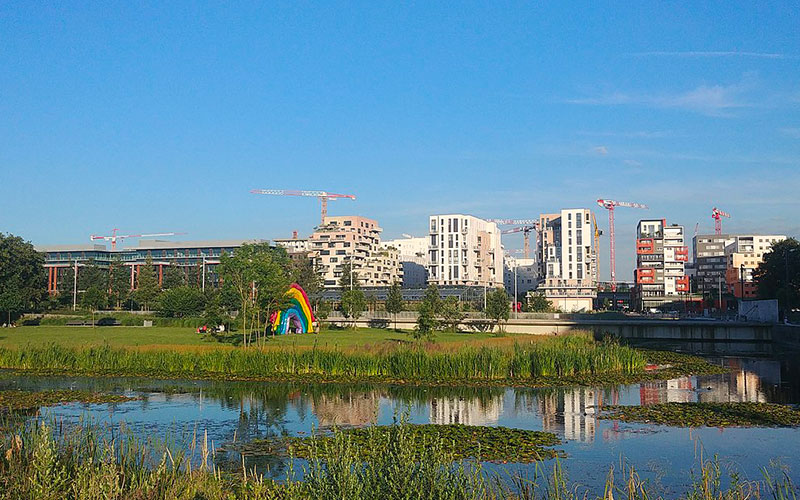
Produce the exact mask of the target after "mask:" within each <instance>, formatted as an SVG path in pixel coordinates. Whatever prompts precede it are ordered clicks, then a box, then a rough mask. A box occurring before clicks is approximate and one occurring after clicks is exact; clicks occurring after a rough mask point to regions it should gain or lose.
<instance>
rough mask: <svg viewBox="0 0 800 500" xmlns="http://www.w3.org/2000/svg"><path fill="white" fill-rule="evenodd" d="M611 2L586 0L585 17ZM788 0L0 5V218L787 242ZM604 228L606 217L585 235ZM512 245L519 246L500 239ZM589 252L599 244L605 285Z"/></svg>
mask: <svg viewBox="0 0 800 500" xmlns="http://www.w3.org/2000/svg"><path fill="white" fill-rule="evenodd" d="M599 4H604V5H607V6H608V7H607V8H601V7H599ZM798 26H800V6H798V4H797V2H795V1H786V2H775V3H773V2H752V1H744V2H731V1H725V2H672V1H671V2H661V3H659V2H634V1H632V2H625V3H617V4H615V5H611V3H610V2H594V1H590V2H583V3H576V2H557V1H553V2H533V1H525V2H485V1H482V2H452V1H450V2H434V1H425V2H383V1H373V0H371V1H365V2H352V3H349V2H335V1H328V2H305V1H297V0H293V1H287V2H278V1H269V2H252V3H250V2H213V3H211V2H209V3H204V2H172V1H157V2H144V1H142V2H138V1H137V2H129V1H119V2H113V1H104V2H29V1H24V2H13V1H5V2H2V3H0V184H1V186H0V231H5V232H13V233H15V234H19V235H21V236H24V237H25V238H27V239H30V240H32V241H33V242H34V243H37V244H57V243H82V242H88V237H89V235H90V234H92V233H103V232H107V231H109V230H110V229H111V228H114V227H118V228H120V229H121V231H122V232H141V231H144V232H156V231H157V232H160V231H185V232H187V233H188V234H187V235H186V236H184V237H183V238H184V239H207V238H266V239H271V238H279V237H289V236H290V235H291V231H292V230H294V229H297V230H298V231H299V232H300V234H301V235H306V234H308V233H310V231H311V229H312V227H313V226H314V225H315V224H316V223H317V222H318V218H319V203H318V202H317V201H316V200H315V199H313V198H307V199H303V198H288V197H269V196H256V195H251V194H249V193H248V191H249V190H250V189H253V188H281V189H322V190H327V191H331V192H337V193H352V194H355V195H357V197H358V199H357V200H356V201H349V200H343V201H337V202H336V203H331V207H330V211H331V213H332V214H339V215H344V214H358V215H364V216H369V217H372V218H375V219H377V220H378V221H379V222H380V224H381V226H382V227H383V228H384V237H386V238H391V237H399V236H400V235H401V234H402V233H410V234H415V235H422V234H425V232H426V226H427V216H428V215H429V214H432V213H442V212H460V213H469V214H473V215H476V216H481V217H504V218H505V217H525V218H528V217H535V216H536V215H537V214H538V213H540V212H548V211H553V210H557V209H559V208H561V207H592V208H597V215H598V221H600V222H601V224H602V225H603V226H605V225H606V224H607V218H606V214H605V212H604V211H602V209H599V207H596V205H595V200H596V199H597V198H601V197H602V198H613V199H620V200H625V201H634V202H640V203H646V204H648V205H649V206H650V207H651V209H650V210H649V211H647V212H645V211H640V210H634V209H620V210H618V211H617V232H618V242H617V248H618V250H617V260H618V262H617V269H618V274H619V278H620V279H630V273H631V268H632V262H633V261H632V259H633V253H634V252H633V230H634V228H635V224H636V222H637V220H638V219H639V218H640V217H642V216H646V217H658V218H662V217H666V218H667V219H668V221H669V222H676V223H680V224H683V225H685V226H686V230H687V233H688V236H689V237H691V235H692V233H693V231H694V227H695V224H696V223H698V222H699V224H700V231H701V232H709V231H713V221H712V219H711V218H710V212H711V208H712V207H713V206H715V205H717V206H719V207H720V208H722V209H724V210H726V211H728V212H730V213H731V214H732V215H733V218H732V219H730V220H725V221H724V228H725V230H729V231H739V232H768V233H788V234H790V235H795V236H796V235H798V234H799V233H800V221H799V217H798V216H800V196H799V193H800V29H799V28H798ZM604 229H605V227H604ZM505 244H506V246H507V247H510V248H519V247H521V245H522V243H521V237H520V236H519V235H514V236H512V237H509V238H508V239H507V241H505ZM607 245H608V242H607V240H606V239H605V238H604V243H603V246H602V249H601V254H602V256H603V257H601V258H602V266H601V267H602V269H603V274H604V275H606V274H607V271H608V265H607V256H608V252H607Z"/></svg>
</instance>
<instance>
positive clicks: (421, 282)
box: [381, 236, 428, 288]
mask: <svg viewBox="0 0 800 500" xmlns="http://www.w3.org/2000/svg"><path fill="white" fill-rule="evenodd" d="M381 246H382V247H384V248H395V249H397V251H398V252H399V254H400V266H401V267H402V270H403V283H402V285H403V288H425V286H426V285H427V283H428V238H426V237H424V236H422V237H419V238H400V239H396V240H387V241H384V242H383V243H381Z"/></svg>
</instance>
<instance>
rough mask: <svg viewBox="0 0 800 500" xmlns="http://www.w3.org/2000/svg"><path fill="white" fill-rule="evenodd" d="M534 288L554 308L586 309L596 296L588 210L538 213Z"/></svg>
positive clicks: (589, 308)
mask: <svg viewBox="0 0 800 500" xmlns="http://www.w3.org/2000/svg"><path fill="white" fill-rule="evenodd" d="M539 227H540V231H539V239H538V242H537V254H538V261H539V276H540V277H541V278H542V281H541V282H540V284H539V288H538V290H539V291H540V292H543V293H544V296H545V297H546V298H547V299H548V300H549V301H550V303H551V304H552V305H553V307H554V308H556V309H558V310H561V311H564V312H577V311H590V310H592V307H593V303H594V299H595V298H596V297H597V249H595V248H594V230H593V228H592V211H591V210H589V209H587V208H573V209H563V210H561V211H560V212H558V213H551V214H541V215H540V216H539Z"/></svg>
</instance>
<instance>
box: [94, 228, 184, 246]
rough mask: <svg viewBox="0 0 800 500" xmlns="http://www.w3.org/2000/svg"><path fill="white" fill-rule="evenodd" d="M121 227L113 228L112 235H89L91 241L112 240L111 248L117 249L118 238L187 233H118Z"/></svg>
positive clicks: (120, 239)
mask: <svg viewBox="0 0 800 500" xmlns="http://www.w3.org/2000/svg"><path fill="white" fill-rule="evenodd" d="M117 231H119V229H117V228H114V229H112V230H111V236H99V235H96V234H93V235H91V236H89V239H90V240H91V241H98V240H103V241H110V242H111V250H116V249H117V240H119V241H122V240H124V239H125V238H150V237H154V236H177V235H179V234H186V233H148V234H117Z"/></svg>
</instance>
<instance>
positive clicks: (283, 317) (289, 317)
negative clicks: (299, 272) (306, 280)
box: [270, 283, 315, 335]
mask: <svg viewBox="0 0 800 500" xmlns="http://www.w3.org/2000/svg"><path fill="white" fill-rule="evenodd" d="M286 295H288V296H289V307H287V308H286V309H283V310H281V311H276V312H274V313H272V316H271V317H270V324H271V325H272V331H273V332H274V333H275V334H277V335H284V334H286V333H289V327H290V326H291V325H294V327H295V332H296V333H314V321H315V320H314V312H313V311H312V310H311V303H310V302H309V301H308V296H307V295H306V292H305V290H303V289H302V288H301V287H300V285H298V284H297V283H295V284H293V285H292V286H291V287H289V290H288V291H287V292H286Z"/></svg>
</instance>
